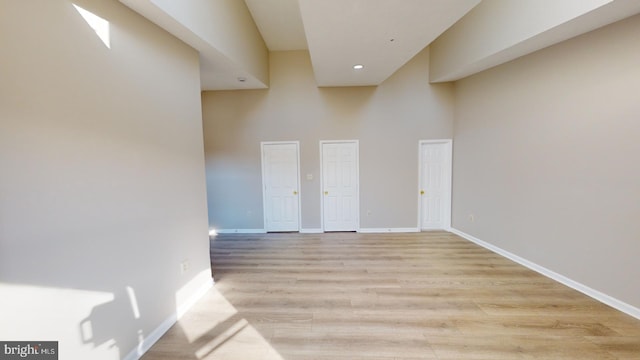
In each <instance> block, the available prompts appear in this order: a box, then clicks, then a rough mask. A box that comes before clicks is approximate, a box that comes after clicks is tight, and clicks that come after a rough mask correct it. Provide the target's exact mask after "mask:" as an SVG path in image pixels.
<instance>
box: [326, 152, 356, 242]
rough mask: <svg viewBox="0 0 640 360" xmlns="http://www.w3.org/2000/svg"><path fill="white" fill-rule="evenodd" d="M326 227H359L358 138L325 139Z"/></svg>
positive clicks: (340, 229)
mask: <svg viewBox="0 0 640 360" xmlns="http://www.w3.org/2000/svg"><path fill="white" fill-rule="evenodd" d="M320 147H321V152H320V153H321V156H322V222H323V229H324V231H356V230H358V227H359V226H358V225H359V220H358V214H359V212H360V210H359V207H360V206H359V196H358V142H357V141H335V142H334V141H322V142H320Z"/></svg>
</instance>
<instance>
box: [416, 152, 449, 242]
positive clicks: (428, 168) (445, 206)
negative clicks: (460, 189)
mask: <svg viewBox="0 0 640 360" xmlns="http://www.w3.org/2000/svg"><path fill="white" fill-rule="evenodd" d="M419 184H420V189H419V193H420V211H419V213H420V228H421V229H422V230H434V229H449V228H450V227H451V140H433V141H421V142H420V180H419Z"/></svg>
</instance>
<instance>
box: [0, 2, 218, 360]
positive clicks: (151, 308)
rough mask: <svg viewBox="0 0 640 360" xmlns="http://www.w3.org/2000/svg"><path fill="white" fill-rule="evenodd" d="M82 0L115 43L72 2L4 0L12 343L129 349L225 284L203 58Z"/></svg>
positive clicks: (3, 256) (0, 243)
mask: <svg viewBox="0 0 640 360" xmlns="http://www.w3.org/2000/svg"><path fill="white" fill-rule="evenodd" d="M73 3H75V4H77V5H79V6H81V7H83V8H85V9H86V10H88V11H90V12H93V13H94V14H96V15H98V16H100V17H102V18H103V19H105V20H107V21H108V22H109V28H110V38H111V44H110V45H111V47H110V48H108V47H107V46H105V44H104V43H103V42H102V41H101V40H100V39H99V38H98V37H97V36H96V33H95V32H94V31H93V29H91V28H90V27H89V26H88V24H87V23H86V22H85V21H84V20H83V18H82V17H81V16H80V14H79V13H78V11H76V9H75V8H74V6H73V4H72V3H71V2H70V1H66V0H31V1H21V0H1V1H0V44H2V46H1V47H0V63H1V64H2V65H1V66H0V319H2V320H1V324H0V339H3V340H56V341H59V342H60V354H61V355H60V356H61V359H62V358H64V359H120V358H121V357H124V356H125V355H127V354H128V353H129V352H130V351H131V350H133V349H134V348H135V347H136V346H137V345H138V339H139V338H140V337H147V336H148V335H149V334H151V333H152V331H153V330H154V329H156V328H157V327H158V326H159V325H160V324H161V323H162V322H163V321H164V320H165V319H168V318H171V317H172V316H175V313H176V308H177V307H178V306H180V305H181V304H183V303H184V302H185V301H186V300H187V299H189V298H190V297H191V296H193V295H194V293H195V292H196V289H198V288H199V287H200V286H203V285H206V284H207V283H209V284H210V283H211V272H210V271H211V270H210V264H209V257H208V247H209V242H208V236H207V218H206V216H207V215H206V212H207V209H206V201H205V199H206V194H205V180H204V179H205V178H204V175H205V171H204V157H203V143H202V124H201V107H200V84H199V74H198V54H197V53H196V52H195V51H194V50H193V49H191V48H190V47H188V46H186V45H185V44H184V43H182V42H180V41H179V40H177V39H176V38H174V37H172V36H171V35H169V34H167V33H166V32H165V31H163V30H161V29H159V28H158V27H156V26H155V25H153V24H151V23H150V22H148V21H147V20H145V19H143V18H142V17H140V16H139V15H138V14H136V13H134V12H132V11H131V10H129V9H128V8H126V7H125V6H124V5H122V4H120V3H119V2H116V1H99V2H96V1H91V0H76V1H74V2H73ZM185 259H188V260H189V269H188V270H187V272H185V273H181V270H180V263H181V262H182V261H183V260H185ZM134 304H135V305H134ZM136 309H137V313H136Z"/></svg>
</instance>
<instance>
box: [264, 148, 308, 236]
mask: <svg viewBox="0 0 640 360" xmlns="http://www.w3.org/2000/svg"><path fill="white" fill-rule="evenodd" d="M298 147H299V146H298V143H297V142H286V143H285V142H269V143H262V183H263V188H264V189H263V190H264V192H263V194H264V195H263V200H264V223H265V230H266V231H299V230H300V227H299V226H300V225H299V224H300V211H299V209H300V201H299V199H300V196H299V186H298V184H299V179H300V175H299V170H298V169H299V166H298V164H299V160H298Z"/></svg>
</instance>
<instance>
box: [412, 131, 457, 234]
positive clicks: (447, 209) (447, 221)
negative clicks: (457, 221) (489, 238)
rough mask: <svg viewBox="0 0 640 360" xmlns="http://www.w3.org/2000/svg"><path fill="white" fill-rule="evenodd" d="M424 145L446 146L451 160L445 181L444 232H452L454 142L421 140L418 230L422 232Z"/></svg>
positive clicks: (419, 148) (448, 163) (449, 140)
mask: <svg viewBox="0 0 640 360" xmlns="http://www.w3.org/2000/svg"><path fill="white" fill-rule="evenodd" d="M424 144H445V145H446V146H447V150H448V152H447V153H448V154H449V158H448V159H446V163H445V170H446V171H447V181H445V192H446V194H445V197H444V221H443V224H444V230H451V184H452V181H453V176H452V175H453V140H452V139H437V140H420V141H419V142H418V191H416V193H417V194H418V230H422V196H421V195H420V190H421V188H420V187H421V186H422V163H423V161H422V145H424Z"/></svg>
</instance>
